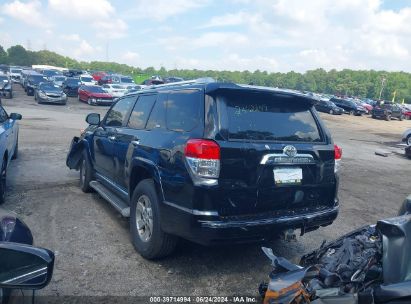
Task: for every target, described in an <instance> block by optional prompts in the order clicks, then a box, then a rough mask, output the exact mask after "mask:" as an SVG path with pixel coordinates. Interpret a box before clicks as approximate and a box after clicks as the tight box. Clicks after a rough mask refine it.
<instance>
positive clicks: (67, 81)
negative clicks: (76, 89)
mask: <svg viewBox="0 0 411 304" xmlns="http://www.w3.org/2000/svg"><path fill="white" fill-rule="evenodd" d="M66 84H69V85H79V84H80V80H79V79H77V78H76V79H66Z"/></svg>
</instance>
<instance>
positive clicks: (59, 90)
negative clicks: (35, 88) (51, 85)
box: [41, 88, 63, 94]
mask: <svg viewBox="0 0 411 304" xmlns="http://www.w3.org/2000/svg"><path fill="white" fill-rule="evenodd" d="M41 91H43V92H44V93H46V94H63V90H62V89H60V88H58V89H57V88H56V89H49V90H41Z"/></svg>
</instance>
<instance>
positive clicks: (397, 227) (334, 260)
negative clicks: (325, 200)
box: [259, 196, 411, 304]
mask: <svg viewBox="0 0 411 304" xmlns="http://www.w3.org/2000/svg"><path fill="white" fill-rule="evenodd" d="M410 206H411V196H409V197H408V198H407V199H406V200H405V201H404V203H403V205H402V207H401V209H400V213H399V216H398V217H394V218H389V219H385V220H380V221H378V222H377V224H376V225H370V226H365V227H363V228H360V229H357V230H355V231H353V232H351V233H349V234H347V235H344V236H343V237H341V238H339V239H337V240H336V241H333V242H330V243H328V244H327V243H323V244H322V245H321V247H320V248H319V249H317V250H314V251H313V252H311V253H309V254H306V255H304V256H303V257H302V258H301V261H300V263H299V265H294V264H293V263H291V262H289V261H288V260H286V259H284V258H281V257H277V256H275V255H274V254H273V252H272V250H271V249H269V248H263V251H264V253H265V254H266V255H267V256H268V258H269V259H270V260H271V261H272V265H273V271H272V272H271V273H270V281H269V283H268V284H264V283H263V284H261V285H260V288H259V292H260V294H261V296H262V297H263V298H264V303H289V304H294V303H313V304H320V303H324V304H330V303H359V304H362V303H364V304H365V303H392V304H393V303H410V302H411V243H410V242H409V241H408V240H409V238H410V237H411V215H410V214H409V211H410V210H411V207H410ZM308 273H309V275H306V274H308ZM297 274H298V275H297Z"/></svg>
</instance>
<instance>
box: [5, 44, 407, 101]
mask: <svg viewBox="0 0 411 304" xmlns="http://www.w3.org/2000/svg"><path fill="white" fill-rule="evenodd" d="M0 64H9V65H19V66H31V65H33V64H47V65H54V66H60V67H66V68H72V69H83V70H101V71H110V72H115V73H121V74H125V75H131V76H133V78H134V79H135V80H136V82H137V83H140V82H141V81H142V80H144V79H145V78H147V77H150V76H152V75H159V76H162V77H165V76H176V77H182V78H184V79H195V78H200V77H212V78H214V79H216V80H218V81H230V82H235V83H246V84H254V85H262V86H270V87H279V88H288V89H295V90H300V91H310V92H318V93H326V94H337V95H346V96H358V97H362V98H371V99H378V98H379V97H380V94H381V98H382V99H385V100H391V99H392V98H393V96H394V95H395V98H396V101H397V102H401V101H402V100H405V102H407V103H411V74H410V73H406V72H387V71H375V70H349V69H344V70H341V71H337V70H335V69H332V70H329V71H326V70H324V69H316V70H310V71H307V72H305V73H297V72H294V71H291V72H288V73H279V72H275V73H269V72H266V71H260V70H256V71H254V72H250V71H212V70H208V71H205V70H197V69H193V70H187V69H172V70H167V69H165V68H164V67H162V68H161V69H159V70H156V69H155V68H153V67H148V68H146V69H142V68H138V67H132V66H129V65H126V64H119V63H116V62H102V61H91V62H84V61H77V60H75V59H72V58H70V57H66V56H62V55H59V54H57V53H55V52H51V51H47V50H41V51H30V50H26V49H25V48H24V47H23V46H21V45H15V46H12V47H10V48H8V49H7V50H4V48H3V47H2V46H0Z"/></svg>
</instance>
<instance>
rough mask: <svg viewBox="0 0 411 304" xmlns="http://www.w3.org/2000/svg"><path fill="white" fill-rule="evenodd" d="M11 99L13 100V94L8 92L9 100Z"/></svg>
mask: <svg viewBox="0 0 411 304" xmlns="http://www.w3.org/2000/svg"><path fill="white" fill-rule="evenodd" d="M12 98H13V92H12V91H10V92H9V99H12Z"/></svg>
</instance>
